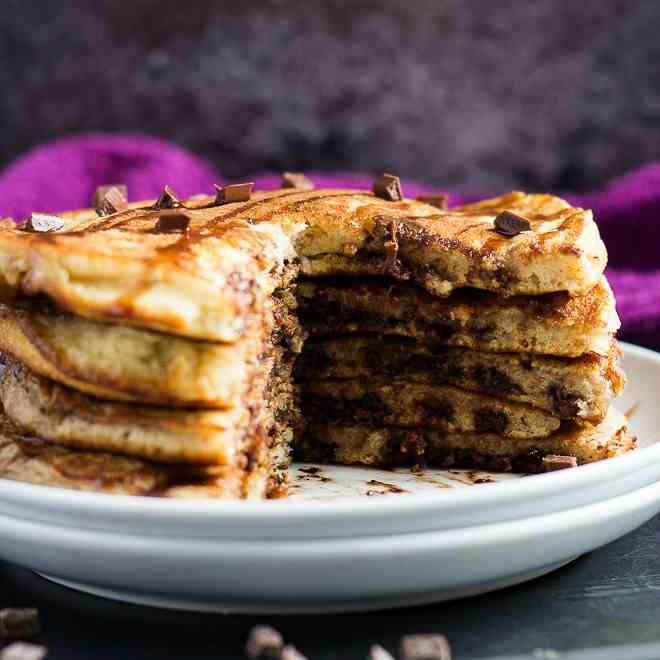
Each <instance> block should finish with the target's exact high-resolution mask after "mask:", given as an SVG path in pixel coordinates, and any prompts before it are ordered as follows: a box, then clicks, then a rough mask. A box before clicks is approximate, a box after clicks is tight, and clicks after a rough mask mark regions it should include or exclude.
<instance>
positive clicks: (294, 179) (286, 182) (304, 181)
mask: <svg viewBox="0 0 660 660" xmlns="http://www.w3.org/2000/svg"><path fill="white" fill-rule="evenodd" d="M282 188H296V189H297V190H314V182H313V181H311V180H310V179H308V178H307V177H306V176H305V175H304V174H300V173H299V172H284V173H283V174H282Z"/></svg>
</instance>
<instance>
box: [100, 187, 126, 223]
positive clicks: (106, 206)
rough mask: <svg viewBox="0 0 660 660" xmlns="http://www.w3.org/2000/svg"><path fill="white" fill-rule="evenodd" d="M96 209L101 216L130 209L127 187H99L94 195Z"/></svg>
mask: <svg viewBox="0 0 660 660" xmlns="http://www.w3.org/2000/svg"><path fill="white" fill-rule="evenodd" d="M94 208H95V209H96V213H97V214H98V215H100V216H105V215H112V214H113V213H119V212H120V211H125V210H126V209H127V208H128V197H127V193H126V186H124V185H114V186H99V187H98V188H97V189H96V192H95V193H94Z"/></svg>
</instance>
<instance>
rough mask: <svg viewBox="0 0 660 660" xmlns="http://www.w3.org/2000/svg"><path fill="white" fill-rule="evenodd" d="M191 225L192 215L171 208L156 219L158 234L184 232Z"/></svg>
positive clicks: (155, 228) (155, 229)
mask: <svg viewBox="0 0 660 660" xmlns="http://www.w3.org/2000/svg"><path fill="white" fill-rule="evenodd" d="M189 225H190V216H189V215H188V214H187V213H184V212H183V211H177V210H169V211H167V210H166V211H165V212H163V213H161V214H160V215H159V216H158V220H157V221H156V226H155V227H154V231H155V232H156V233H157V234H171V233H174V232H183V231H186V230H187V229H188V226H189Z"/></svg>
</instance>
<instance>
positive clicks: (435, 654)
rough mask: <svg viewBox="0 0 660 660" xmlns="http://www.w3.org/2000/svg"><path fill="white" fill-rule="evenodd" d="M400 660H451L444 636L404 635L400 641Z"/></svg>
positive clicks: (447, 643)
mask: <svg viewBox="0 0 660 660" xmlns="http://www.w3.org/2000/svg"><path fill="white" fill-rule="evenodd" d="M399 655H400V658H401V660H451V649H450V648H449V642H448V641H447V638H446V637H445V636H444V635H406V636H405V637H403V638H402V639H401V645H400V653H399Z"/></svg>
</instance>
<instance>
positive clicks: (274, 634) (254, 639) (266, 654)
mask: <svg viewBox="0 0 660 660" xmlns="http://www.w3.org/2000/svg"><path fill="white" fill-rule="evenodd" d="M283 647H284V640H283V639H282V635H280V633H279V632H278V631H277V630H275V628H271V627H270V626H255V627H254V628H252V630H250V635H249V636H248V640H247V642H246V644H245V654H246V655H247V657H248V658H250V660H262V659H267V660H277V659H278V658H280V656H281V654H282V648H283Z"/></svg>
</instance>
